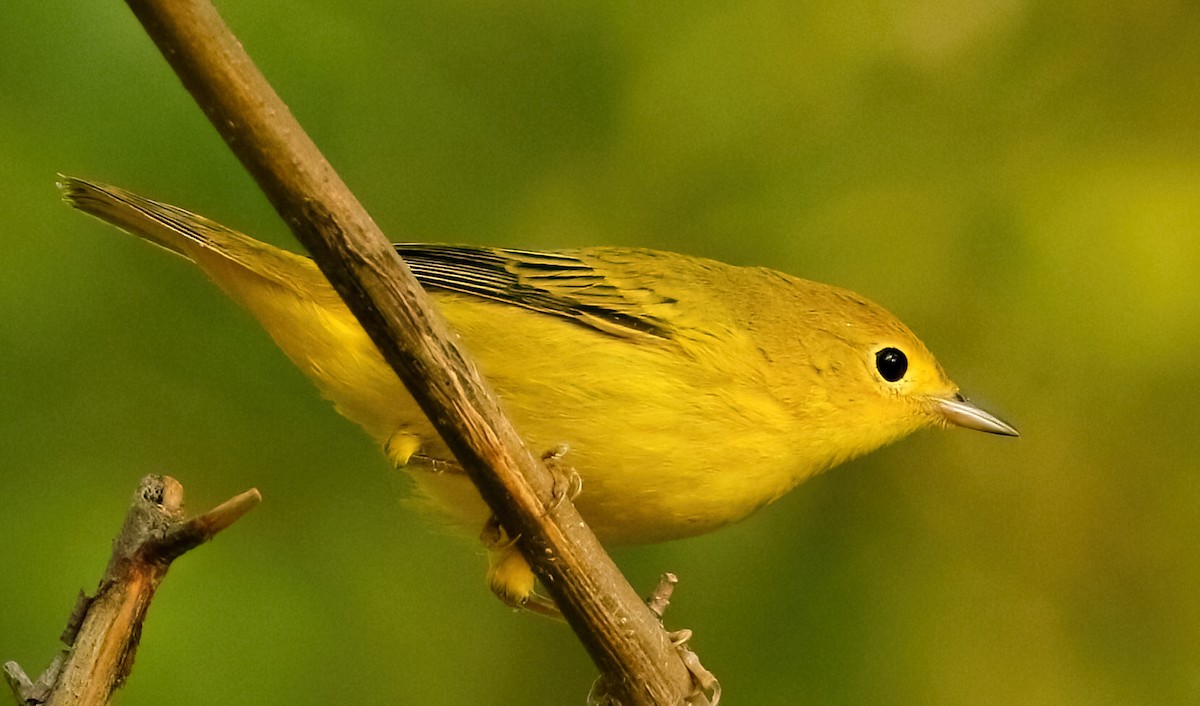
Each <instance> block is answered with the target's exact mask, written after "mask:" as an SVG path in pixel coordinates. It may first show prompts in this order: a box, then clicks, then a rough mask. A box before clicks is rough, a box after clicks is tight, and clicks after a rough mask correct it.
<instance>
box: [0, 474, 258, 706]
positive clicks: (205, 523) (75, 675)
mask: <svg viewBox="0 0 1200 706" xmlns="http://www.w3.org/2000/svg"><path fill="white" fill-rule="evenodd" d="M261 500H262V495H260V494H259V492H258V490H256V489H251V490H248V491H246V492H244V493H242V494H241V495H238V496H236V497H234V498H231V499H229V500H227V501H225V502H224V503H222V504H220V505H218V506H217V507H215V508H213V509H212V510H209V511H208V512H206V513H204V514H202V515H199V516H197V517H193V518H191V519H187V518H185V517H184V515H183V486H182V485H180V483H179V481H177V480H175V479H174V478H171V477H170V476H157V475H150V476H146V477H145V478H143V479H142V480H141V482H140V483H139V484H138V489H137V491H136V492H135V493H134V495H133V502H132V504H131V505H130V507H129V512H128V514H127V515H126V516H125V525H124V526H123V527H122V528H121V532H120V534H118V535H117V537H116V539H114V540H113V552H112V558H111V559H110V560H109V562H108V568H107V569H106V570H105V572H104V577H103V578H102V579H101V580H100V586H99V588H97V589H96V594H95V595H94V596H87V595H85V594H83V593H82V592H81V593H80V595H79V598H78V599H77V601H76V605H75V609H74V611H72V614H71V618H70V620H69V621H68V624H67V629H66V630H65V631H64V632H63V635H62V640H63V642H64V643H66V645H67V647H66V649H64V650H63V651H62V652H61V653H59V654H58V655H57V656H55V658H54V660H53V661H52V662H51V663H50V666H49V667H48V668H47V669H46V670H45V671H44V672H43V673H42V675H41V676H39V677H38V679H37V681H32V680H31V679H30V678H29V677H28V676H27V675H26V674H25V672H24V671H23V670H22V669H21V667H20V665H18V664H17V663H16V662H8V663H6V664H5V665H4V675H5V678H6V679H7V681H8V684H9V686H10V687H11V688H12V691H13V694H14V695H15V696H16V698H17V702H18V703H20V704H23V705H24V706H33V705H35V704H47V705H48V706H67V705H70V706H99V705H101V704H107V703H108V702H109V700H110V699H111V698H112V695H113V692H115V691H116V690H117V689H118V688H120V686H121V685H122V684H124V682H125V679H126V678H127V677H128V676H129V672H130V670H131V669H132V668H133V658H134V654H135V653H136V652H137V646H138V640H139V639H140V638H141V634H142V622H143V621H144V620H145V619H146V611H147V610H148V609H149V607H150V601H151V599H153V598H154V592H155V591H156V590H157V589H158V585H159V584H160V583H162V580H163V578H164V577H165V576H166V575H167V569H169V568H170V566H171V562H172V561H174V560H175V559H177V558H178V557H179V556H181V555H182V554H184V553H185V552H187V551H188V550H190V549H193V548H195V547H197V546H199V545H201V544H203V543H204V542H207V541H208V540H210V539H212V538H213V536H215V535H216V534H217V533H218V532H220V531H221V530H223V529H225V528H226V527H228V526H229V525H231V524H233V523H234V522H236V521H237V520H238V519H239V518H241V517H242V516H243V515H245V514H246V513H247V512H249V511H250V510H252V509H253V508H254V507H255V506H256V505H258V503H259V502H260V501H261Z"/></svg>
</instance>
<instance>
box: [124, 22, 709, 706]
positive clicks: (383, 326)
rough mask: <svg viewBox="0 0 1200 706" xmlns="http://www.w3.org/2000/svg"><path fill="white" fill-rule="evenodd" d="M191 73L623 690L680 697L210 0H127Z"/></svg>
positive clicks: (610, 569) (648, 699) (615, 582)
mask: <svg viewBox="0 0 1200 706" xmlns="http://www.w3.org/2000/svg"><path fill="white" fill-rule="evenodd" d="M127 2H128V4H129V6H130V7H131V8H132V9H133V11H134V13H135V14H136V15H137V17H138V19H139V20H140V21H141V22H142V24H143V26H144V27H145V29H146V31H147V33H149V35H150V36H151V37H152V38H153V40H154V42H155V43H156V44H157V45H158V48H159V50H160V51H161V52H162V54H163V56H165V57H166V59H167V61H168V62H169V63H170V64H171V67H172V68H173V69H174V70H175V72H176V74H178V75H179V78H180V79H181V80H182V82H183V85H184V86H185V87H186V88H187V89H188V91H189V92H191V94H192V96H193V97H194V98H195V99H196V101H197V103H199V105H200V107H201V109H203V111H204V113H205V114H206V115H207V116H208V118H209V120H210V121H211V122H212V123H213V125H214V126H215V127H216V128H217V131H218V132H220V134H221V136H222V137H223V138H224V139H225V141H226V143H227V144H228V145H229V148H230V149H231V150H233V152H234V153H235V154H236V155H237V156H238V158H239V159H240V160H241V161H242V164H243V165H244V166H245V167H246V169H247V170H248V171H249V172H250V173H251V175H252V176H253V177H254V179H255V180H256V181H257V182H258V184H259V187H260V188H262V190H263V191H264V192H265V193H266V195H267V197H268V198H269V199H270V201H271V203H272V204H273V205H274V206H275V209H276V211H278V212H279V215H280V216H281V217H282V218H283V220H284V221H285V222H286V223H287V224H288V226H289V227H291V229H292V231H293V232H294V233H295V235H296V237H297V239H299V240H300V242H301V243H303V244H304V246H305V247H306V248H307V249H308V251H309V252H310V253H311V254H312V256H313V259H314V260H316V262H317V264H318V265H319V266H320V268H321V271H322V272H324V274H325V276H326V277H327V278H328V279H329V281H330V283H331V284H332V285H333V286H334V288H335V289H337V291H338V293H339V294H341V296H342V298H343V299H344V300H345V302H346V305H347V306H348V307H349V308H350V310H351V311H352V312H353V313H354V315H355V316H356V317H357V318H358V320H359V322H360V323H361V324H362V326H363V328H364V329H366V331H367V333H368V334H370V336H371V339H372V340H373V341H374V342H375V345H376V346H377V347H378V348H379V349H380V351H381V353H382V354H383V357H384V358H385V359H386V360H387V361H388V363H389V364H390V365H391V366H392V368H393V369H395V371H396V373H397V374H398V375H399V376H400V378H401V380H403V381H404V383H405V385H406V386H407V387H408V389H409V391H410V392H411V393H412V395H413V397H414V398H415V399H416V400H417V402H418V403H419V404H420V405H421V408H422V409H423V410H424V411H425V414H426V415H427V416H428V417H429V419H430V421H431V422H433V424H434V426H435V428H436V429H437V430H438V433H439V434H441V436H442V438H443V439H444V440H445V441H446V443H447V444H448V445H449V447H450V449H451V450H452V451H453V452H454V455H455V457H456V458H457V459H458V461H459V462H460V463H461V464H462V466H463V467H464V468H465V469H466V470H467V472H468V474H469V475H470V477H471V479H472V480H473V481H474V482H475V484H476V486H478V488H479V491H480V493H481V494H482V496H483V498H484V500H486V501H487V503H488V505H489V506H490V507H491V509H492V511H493V512H494V513H495V514H496V516H497V517H499V518H500V521H501V522H502V523H503V525H504V527H505V528H507V529H508V531H509V532H510V534H512V535H513V536H519V537H520V544H521V549H522V551H523V552H524V554H525V556H526V557H527V558H528V559H529V560H530V563H531V564H532V566H533V567H534V569H535V570H536V571H537V572H538V574H539V576H540V577H541V578H542V579H543V583H544V584H545V586H546V588H547V590H548V591H549V592H550V593H551V595H552V596H553V597H554V599H555V602H556V603H557V604H558V606H559V607H560V609H561V610H562V612H563V614H564V616H565V617H566V619H567V621H568V622H569V623H570V624H571V627H572V628H573V629H574V630H575V632H576V633H577V634H578V635H579V637H580V639H581V641H582V642H583V644H584V646H585V647H586V648H587V650H588V652H589V653H590V655H591V656H592V659H593V661H595V663H596V665H597V666H598V667H599V669H600V671H601V674H602V675H603V676H604V677H605V678H607V679H608V680H609V681H610V682H611V687H612V688H611V693H613V694H615V695H616V697H617V698H619V699H620V701H621V702H622V703H626V704H651V703H671V704H674V703H678V702H680V701H681V700H682V699H683V698H685V696H686V695H687V694H688V693H689V692H690V690H691V682H690V679H689V676H688V673H687V671H686V669H685V667H684V665H683V663H682V661H681V660H680V659H679V657H678V656H677V655H676V653H675V650H674V647H673V645H672V644H671V641H670V639H669V637H668V636H667V635H666V633H665V632H664V631H663V630H662V627H661V626H660V625H659V624H658V620H657V619H656V617H655V616H654V615H653V614H652V613H651V612H650V611H649V610H648V609H647V608H646V606H645V605H644V604H643V603H642V602H641V600H639V598H638V596H637V594H636V593H635V592H634V590H633V589H632V588H631V587H630V586H629V584H628V583H627V582H626V581H625V580H624V578H623V577H622V576H621V574H620V572H619V571H618V570H617V568H616V566H615V565H614V564H613V563H612V561H611V560H610V559H609V558H608V556H607V555H606V554H605V553H604V551H603V549H602V548H601V547H600V544H599V543H598V542H597V541H596V539H595V536H594V535H593V534H592V533H591V531H590V530H588V529H587V528H586V527H585V526H584V524H583V521H582V519H581V518H580V516H579V514H578V512H577V511H576V510H575V508H574V506H573V505H572V504H571V503H570V502H556V501H555V499H554V497H553V487H554V483H553V480H552V478H551V475H550V473H549V472H548V471H547V470H546V468H545V467H544V466H542V465H541V464H540V463H539V462H538V461H537V460H536V459H535V458H534V457H533V456H532V455H531V454H530V453H529V451H528V450H527V449H525V448H524V446H523V444H522V443H521V440H520V438H519V437H518V436H517V434H516V432H515V430H514V429H513V427H512V424H511V423H510V422H509V421H508V420H507V419H506V418H505V417H504V415H503V414H502V413H501V412H500V409H499V406H498V405H497V404H496V401H495V398H494V396H493V395H492V394H491V392H490V391H489V389H488V388H487V386H486V385H485V383H484V382H483V380H482V378H481V377H480V375H479V373H478V372H477V370H476V368H475V365H474V364H473V363H472V362H471V360H470V359H469V358H468V357H467V356H466V354H465V353H464V352H462V351H461V350H460V349H459V348H458V347H457V346H456V345H455V344H454V343H453V341H452V339H451V336H450V335H449V334H448V329H447V327H446V325H445V323H444V322H443V321H442V319H441V317H440V316H439V315H437V314H436V312H435V311H434V310H433V309H432V308H431V307H430V304H429V302H428V299H427V297H426V296H425V294H424V292H423V291H422V289H421V287H420V286H419V285H418V284H417V282H416V280H415V279H414V277H413V276H412V273H411V272H410V271H409V270H408V268H407V267H406V266H405V265H404V263H403V262H401V260H400V258H399V256H397V254H396V251H395V250H394V249H393V248H392V247H391V245H390V243H389V241H388V239H387V238H385V237H384V235H383V233H382V232H380V230H379V228H378V227H377V226H376V225H375V223H374V222H373V221H372V220H371V218H370V216H369V215H368V214H367V213H366V211H365V210H364V209H363V208H362V206H361V205H360V204H359V203H358V201H357V200H356V199H355V197H354V195H353V194H351V193H350V190H349V189H348V188H347V187H346V185H345V184H343V183H342V181H341V179H340V178H339V177H338V175H337V174H336V173H335V172H334V170H333V168H332V167H331V166H330V165H329V163H328V162H327V161H326V160H325V159H324V157H323V156H322V155H321V153H320V152H319V150H318V149H317V147H316V146H315V145H314V144H313V142H312V141H311V140H310V139H309V138H308V136H307V135H306V134H305V132H304V130H303V129H302V128H301V127H300V124H299V123H298V122H296V120H295V119H294V118H293V117H292V115H291V113H290V112H289V111H288V109H287V106H286V105H284V103H283V101H282V100H280V98H279V97H278V96H277V95H276V94H275V92H274V90H272V88H271V86H270V85H269V84H268V83H267V81H266V79H265V78H263V76H262V74H260V73H259V71H258V69H257V68H256V67H255V66H254V64H253V62H252V61H251V60H250V57H249V56H248V55H247V54H246V52H245V51H244V50H243V49H242V47H241V45H240V44H239V43H238V41H237V39H236V38H235V37H234V36H233V34H232V33H231V32H230V31H229V29H228V28H227V27H226V26H225V24H224V23H223V22H222V20H221V18H220V17H219V16H218V15H217V12H216V10H215V9H214V8H213V7H212V6H211V4H210V3H209V2H207V0H127Z"/></svg>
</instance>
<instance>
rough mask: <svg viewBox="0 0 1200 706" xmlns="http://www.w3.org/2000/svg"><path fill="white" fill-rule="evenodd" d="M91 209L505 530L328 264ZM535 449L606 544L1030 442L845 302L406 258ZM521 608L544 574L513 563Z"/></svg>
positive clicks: (69, 196)
mask: <svg viewBox="0 0 1200 706" xmlns="http://www.w3.org/2000/svg"><path fill="white" fill-rule="evenodd" d="M60 187H61V189H62V191H63V194H64V198H65V199H66V200H67V201H68V202H69V203H70V204H71V205H73V206H75V207H76V208H78V209H80V210H83V211H85V212H87V213H90V214H92V215H94V216H97V217H99V218H101V219H103V220H105V221H108V222H109V223H112V224H114V225H116V226H118V227H120V228H122V229H124V230H127V231H129V232H131V233H133V234H135V235H138V236H140V237H142V238H144V239H146V240H149V241H150V242H152V243H155V244H156V245H159V246H162V247H164V248H166V249H168V250H170V251H172V252H175V253H177V254H179V255H182V256H183V257H185V258H187V259H188V260H190V261H192V262H193V263H195V264H196V265H197V266H198V267H199V268H200V269H201V270H203V271H204V273H205V274H207V275H208V276H209V277H210V278H211V279H212V280H213V281H214V282H216V283H217V285H218V286H220V287H221V289H223V290H224V291H225V293H226V294H228V295H229V296H230V297H232V298H233V299H235V300H236V301H238V302H240V303H241V304H242V305H244V306H245V307H246V308H247V309H249V310H250V311H251V313H253V314H254V316H255V317H257V318H258V320H259V322H261V324H262V325H263V327H264V328H265V329H266V330H267V332H268V333H269V334H270V335H271V337H272V338H273V339H274V340H275V342H276V343H277V344H278V345H279V347H280V348H282V349H283V351H284V353H286V354H287V356H288V357H289V358H291V360H292V362H293V363H295V364H296V365H297V366H298V367H299V368H300V369H301V370H302V371H303V372H304V373H305V374H306V375H308V376H309V377H310V378H311V379H312V380H313V382H314V383H316V385H317V387H318V388H319V389H320V391H321V393H322V394H324V395H325V397H327V398H328V399H330V400H331V401H333V403H334V405H335V406H336V408H337V410H338V411H339V412H341V413H342V414H344V415H346V416H347V417H349V418H350V419H351V420H353V421H355V422H357V423H358V424H360V425H361V426H362V427H363V428H364V429H366V431H367V432H368V433H369V434H370V435H371V436H372V437H374V438H375V439H376V440H377V441H378V442H379V443H380V444H382V445H383V446H384V447H385V449H386V450H387V452H388V454H389V456H390V458H391V459H392V461H393V462H394V463H395V464H396V465H397V466H402V467H408V468H410V469H414V470H413V472H412V477H413V478H414V480H415V483H416V486H417V489H418V492H419V493H420V494H421V495H422V496H423V497H424V498H426V499H428V500H429V501H430V502H432V503H434V504H436V506H437V507H438V508H440V509H441V510H443V511H444V512H446V513H447V514H448V515H449V516H450V517H451V518H452V519H454V520H455V521H457V522H459V523H461V524H463V525H465V526H467V527H472V528H476V529H478V528H480V527H483V526H485V524H486V523H487V521H488V517H489V513H488V510H487V508H486V506H485V505H484V504H483V502H482V501H481V500H480V498H479V496H478V494H477V493H476V492H475V489H474V487H473V486H472V485H471V483H470V481H469V480H468V479H467V478H466V476H465V475H464V474H463V473H462V472H461V471H460V470H459V469H458V468H457V466H455V465H454V464H453V457H452V456H451V455H450V453H449V452H448V450H447V449H446V447H445V445H444V444H443V443H442V441H441V439H440V438H438V436H437V434H436V433H435V432H434V430H433V427H432V426H431V425H430V424H429V422H428V421H427V420H426V419H425V417H424V416H423V414H422V413H421V411H420V409H419V408H418V407H417V405H416V403H415V402H413V401H412V399H411V398H410V397H409V394H408V392H407V391H406V390H405V388H404V386H403V385H402V384H401V382H400V380H399V379H398V378H397V377H396V375H395V374H394V373H393V371H392V370H391V368H389V367H388V366H387V364H386V363H385V362H384V361H383V359H382V357H380V355H379V353H378V352H377V351H376V349H375V346H374V345H373V344H372V343H371V341H370V339H369V338H368V337H367V335H366V333H365V332H364V331H363V330H362V328H360V327H359V325H358V322H357V321H356V320H355V318H354V317H353V316H352V315H351V314H350V312H349V310H347V309H346V307H345V305H344V304H343V303H342V301H341V299H340V298H339V297H338V295H337V294H336V293H335V292H334V290H333V288H332V287H330V285H329V284H328V282H327V281H326V280H325V278H324V276H323V275H322V274H321V273H320V271H319V270H318V269H317V267H316V265H315V264H314V263H313V262H312V261H311V260H310V259H308V258H306V257H302V256H300V255H296V254H294V253H291V252H287V251H285V250H281V249H279V248H276V247H273V246H271V245H267V244H265V243H261V242H259V241H257V240H254V239H252V238H250V237H248V236H246V235H243V234H241V233H238V232H236V231H233V230H230V229H228V228H225V227H224V226H221V225H219V224H217V223H214V222H213V221H210V220H208V219H206V218H203V217H200V216H197V215H194V214H192V213H189V212H187V211H184V210H182V209H179V208H175V207H173V206H168V205H166V204H162V203H158V202H155V201H151V200H149V199H145V198H142V197H139V196H136V195H134V194H132V193H129V192H127V191H124V190H121V189H117V188H115V187H111V186H105V185H101V184H96V183H91V182H87V181H83V180H79V179H70V178H65V179H64V180H63V183H61V184H60ZM396 249H397V250H398V251H399V253H400V254H401V256H402V257H403V258H404V259H405V261H406V262H407V263H408V265H409V267H411V268H412V270H413V272H414V273H415V274H416V276H417V279H418V280H420V282H421V284H422V285H423V286H424V287H426V289H428V290H429V292H430V294H431V295H432V296H433V298H434V300H435V301H436V303H437V306H438V308H439V309H440V310H441V311H442V313H443V314H444V315H445V317H446V318H447V319H448V320H449V321H450V323H451V325H452V327H453V328H454V330H455V331H456V332H457V333H458V334H459V335H460V336H461V339H462V342H463V344H465V346H466V348H467V350H469V351H470V352H471V353H472V354H473V355H475V357H476V358H477V360H478V362H479V365H480V367H481V369H482V372H483V373H484V375H485V377H486V378H487V379H488V380H489V381H490V382H491V384H492V385H493V386H494V388H495V390H496V392H497V393H498V394H499V396H500V398H501V400H502V403H503V406H504V408H505V410H506V411H507V412H508V413H509V414H510V415H511V417H512V419H513V421H514V422H515V423H516V426H517V429H518V430H519V431H520V432H521V433H522V434H523V436H524V437H525V439H526V441H527V443H529V444H530V445H531V447H532V448H534V449H535V450H547V449H552V448H557V447H560V446H564V445H565V447H566V448H569V452H568V454H567V457H566V459H565V460H564V463H565V464H566V465H567V466H569V467H570V468H571V469H573V470H574V472H575V473H577V474H578V478H579V480H580V488H581V490H580V492H579V494H578V497H577V498H576V499H575V502H576V504H577V505H578V507H579V510H580V512H581V513H582V514H583V516H584V517H585V518H586V519H587V522H588V524H589V525H590V526H591V527H592V529H593V530H594V531H595V532H596V534H597V535H598V536H599V538H600V539H601V540H602V541H605V542H609V543H647V542H657V541H662V540H668V539H675V538H679V537H687V536H691V535H696V534H701V533H704V532H708V531H710V530H714V529H717V528H718V527H721V526H723V525H727V524H729V523H731V522H735V521H737V520H740V519H742V518H743V517H745V516H747V515H749V514H750V513H751V512H753V511H755V510H757V509H758V508H760V507H762V506H764V505H766V504H767V503H770V502H771V501H773V500H775V499H776V498H778V497H779V496H781V495H783V494H784V493H786V492H787V491H788V490H790V489H791V488H793V487H794V486H795V485H796V484H797V483H799V482H801V481H803V480H804V479H805V478H808V477H809V476H811V475H813V474H815V473H818V472H820V471H822V470H825V469H827V468H830V467H831V466H834V465H837V464H839V463H841V462H843V461H846V460H848V459H850V458H854V457H855V456H859V455H861V454H864V453H867V452H868V451H871V450H873V449H876V448H878V447H880V446H882V445H884V444H887V443H889V442H891V441H894V440H896V439H899V438H900V437H903V436H905V435H907V434H909V433H911V432H913V431H915V430H917V429H920V428H922V427H927V426H943V427H944V426H948V425H957V426H961V427H966V428H969V429H977V430H980V431H986V432H991V433H994V434H1004V435H1009V436H1016V435H1017V432H1016V430H1015V429H1013V428H1012V427H1011V426H1009V425H1008V424H1006V423H1004V422H1002V421H1000V420H999V419H997V418H996V417H994V416H992V415H990V414H988V413H986V412H984V411H983V410H981V409H979V408H977V407H975V406H973V405H971V404H970V403H968V402H967V401H966V400H965V399H964V398H963V397H962V395H960V394H959V391H958V387H957V386H956V385H955V384H954V383H953V382H951V381H950V380H949V379H948V378H947V377H946V375H945V373H944V372H943V371H942V368H941V366H939V365H938V363H937V362H936V361H935V360H934V358H933V356H932V355H931V354H930V352H929V351H928V350H927V349H926V348H925V346H924V344H922V343H921V341H920V340H918V339H917V337H916V336H914V335H913V334H912V332H911V331H909V330H908V328H906V327H905V326H904V324H902V323H900V322H899V321H898V320H896V318H895V317H893V316H892V315H891V314H889V313H888V312H886V311H884V310H883V309H882V308H880V307H879V306H877V305H875V304H873V303H871V302H869V301H867V300H866V299H864V298H862V297H860V296H858V295H857V294H854V293H853V292H849V291H847V290H844V289H839V288H837V287H832V286H829V285H826V284H818V283H816V282H809V281H806V280H802V279H798V278H795V277H791V276H789V275H786V274H783V273H780V272H775V271H773V270H768V269H764V268H747V267H734V266H731V265H726V264H722V263H720V262H715V261H712V260H706V259H702V258H698V257H689V256H687V255H678V254H674V253H667V252H657V251H653V250H643V249H630V248H585V249H580V250H564V251H557V252H531V251H525V250H502V249H494V248H483V247H471V246H446V245H407V244H402V245H397V246H396ZM494 549H495V552H494V555H493V561H492V566H491V570H490V572H489V582H490V583H491V585H492V588H493V590H494V591H496V593H497V594H498V595H499V596H500V597H501V598H503V599H505V600H506V601H508V602H510V603H513V604H521V603H524V602H525V601H526V600H527V599H529V598H530V596H531V595H532V591H533V587H534V581H533V575H532V573H530V571H529V569H528V566H527V565H526V564H525V563H524V560H523V559H522V558H521V557H520V555H519V554H518V553H517V552H515V551H514V550H513V549H511V547H508V546H507V545H505V544H503V543H498V545H497V547H495V548H494Z"/></svg>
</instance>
